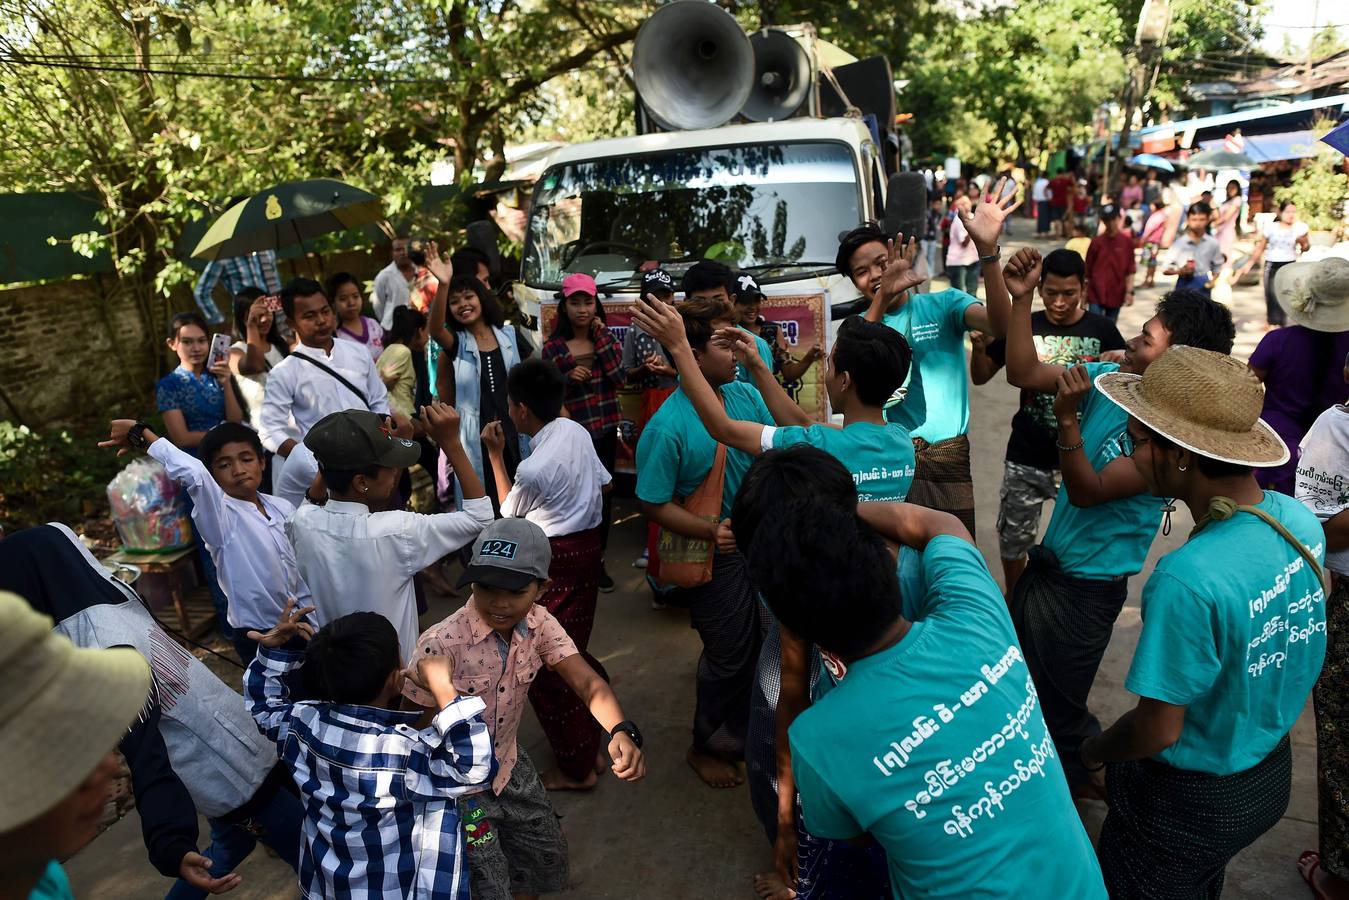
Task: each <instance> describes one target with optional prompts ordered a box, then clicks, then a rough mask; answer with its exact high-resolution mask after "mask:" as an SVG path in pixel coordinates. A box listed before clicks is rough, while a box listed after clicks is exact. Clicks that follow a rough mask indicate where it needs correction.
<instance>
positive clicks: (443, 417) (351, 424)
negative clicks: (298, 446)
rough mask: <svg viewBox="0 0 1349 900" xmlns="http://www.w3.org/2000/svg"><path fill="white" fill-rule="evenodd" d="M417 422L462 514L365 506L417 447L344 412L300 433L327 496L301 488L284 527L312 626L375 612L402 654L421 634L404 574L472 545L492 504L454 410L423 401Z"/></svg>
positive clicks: (380, 423) (375, 418)
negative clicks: (445, 463)
mask: <svg viewBox="0 0 1349 900" xmlns="http://www.w3.org/2000/svg"><path fill="white" fill-rule="evenodd" d="M368 356H369V354H367V357H368ZM421 421H422V426H423V427H424V428H425V429H426V432H427V434H429V435H430V436H431V438H432V439H433V440H434V441H435V442H436V443H437V444H438V445H439V446H440V448H441V449H442V450H444V451H445V455H446V456H447V457H448V458H449V460H450V462H451V463H453V464H454V470H455V472H456V473H457V474H458V476H459V480H460V484H461V485H462V487H463V491H464V508H463V510H462V511H460V512H452V513H440V514H438V515H432V516H427V515H421V514H418V513H413V512H406V511H403V510H389V511H386V512H375V513H372V512H371V511H370V507H371V506H372V505H374V506H378V505H379V504H381V503H383V502H384V501H386V500H387V499H388V498H389V495H390V494H391V493H393V491H394V488H395V487H396V486H397V485H398V477H399V474H400V470H402V469H405V468H407V467H408V466H410V465H412V464H413V463H415V462H417V460H418V459H419V458H420V456H421V447H420V446H419V445H418V444H417V443H416V442H415V441H410V440H407V439H406V438H400V437H395V436H394V435H393V434H392V433H391V431H390V430H389V427H388V425H387V424H386V423H385V421H384V419H383V417H382V416H379V415H376V414H375V413H373V412H367V411H365V410H356V409H349V410H344V411H342V412H336V413H332V414H331V415H328V416H325V417H324V418H323V419H321V420H320V421H319V422H318V423H317V424H315V425H314V427H313V428H311V429H310V430H309V433H308V434H307V435H306V436H305V439H304V443H305V446H306V447H308V448H309V449H310V450H311V451H313V454H314V458H315V459H316V460H317V462H318V467H319V474H320V477H319V479H317V480H316V484H321V485H322V487H323V488H324V489H325V490H326V495H327V497H326V499H327V502H326V504H325V505H323V506H318V505H316V504H317V503H318V502H321V501H322V500H323V499H324V498H323V497H317V496H311V495H310V494H306V495H305V499H306V500H307V501H309V502H307V503H303V504H301V505H300V508H299V510H297V511H296V513H295V515H294V516H292V517H291V520H290V524H289V526H288V531H289V534H290V539H291V543H293V544H294V545H295V558H296V559H297V560H298V561H299V567H300V572H301V574H303V575H304V579H305V581H306V582H307V583H308V584H309V585H310V588H311V589H312V591H313V595H314V599H313V605H314V606H315V607H317V611H316V612H315V613H314V618H315V620H316V621H317V623H318V624H319V626H323V625H325V624H327V623H328V622H331V621H332V620H334V619H338V618H341V617H342V616H344V615H346V614H347V613H352V612H360V611H374V612H377V613H380V614H382V615H383V616H384V617H385V618H387V619H388V620H389V621H390V622H392V623H393V626H394V628H395V629H397V631H398V642H399V646H400V647H402V648H403V653H404V654H405V655H406V654H408V653H410V652H411V650H412V648H413V647H415V646H416V644H417V636H418V634H420V630H419V628H418V626H417V601H416V595H415V593H414V591H413V585H412V577H413V576H414V575H416V574H417V573H418V572H420V571H421V570H422V569H424V568H426V567H427V566H429V565H431V564H432V563H433V562H435V561H437V560H439V559H441V558H442V557H444V556H447V555H448V554H450V553H453V552H454V551H456V550H458V549H459V548H460V547H463V546H464V545H465V544H468V543H471V542H472V541H473V539H474V538H476V537H477V536H478V533H479V532H480V531H482V529H483V528H484V527H486V526H487V525H488V524H489V523H490V522H491V521H492V504H491V502H490V501H488V500H487V499H486V498H485V497H484V496H483V487H482V482H481V481H480V480H478V477H477V475H476V474H474V472H473V467H472V466H471V465H469V463H468V457H467V456H466V455H465V454H464V447H463V444H461V443H460V442H459V414H458V413H457V412H455V410H454V407H452V406H449V405H447V404H445V403H439V402H437V403H433V404H432V405H430V406H426V407H423V408H422V415H421Z"/></svg>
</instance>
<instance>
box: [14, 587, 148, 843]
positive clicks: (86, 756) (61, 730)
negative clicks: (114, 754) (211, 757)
mask: <svg viewBox="0 0 1349 900" xmlns="http://www.w3.org/2000/svg"><path fill="white" fill-rule="evenodd" d="M0 684H3V685H4V686H5V689H4V690H3V691H0V771H3V772H9V773H11V774H13V775H14V776H15V777H13V778H10V779H9V780H8V782H7V783H6V785H5V799H4V802H3V803H0V832H5V831H9V830H11V829H13V828H17V827H19V826H20V825H23V824H24V823H26V822H30V821H32V820H33V819H35V818H37V817H38V816H40V815H42V814H43V813H45V812H47V811H48V810H50V809H52V807H54V806H56V804H58V803H60V802H61V801H62V800H64V799H65V798H66V796H67V795H69V794H70V792H71V791H73V790H74V789H75V788H76V787H78V786H79V784H80V782H82V781H83V780H84V779H85V778H87V777H88V776H89V773H90V772H92V771H93V770H94V769H95V767H97V766H98V764H99V761H100V760H102V759H103V757H104V756H106V755H107V754H108V752H109V751H110V750H112V749H113V748H114V747H116V746H117V743H118V742H119V741H120V740H121V739H122V736H123V735H125V734H126V732H127V729H128V728H130V726H131V723H132V722H133V721H135V719H136V715H137V714H138V713H139V712H140V711H141V710H142V709H143V708H144V707H145V703H146V699H147V698H148V696H149V693H150V667H149V665H148V664H147V663H146V662H145V658H144V657H142V656H141V655H140V654H139V653H137V652H136V651H135V650H132V649H131V648H129V647H115V648H112V649H107V650H94V649H85V648H80V647H76V646H75V645H74V644H72V643H71V642H70V640H69V639H67V638H66V637H65V636H63V635H59V634H56V633H55V632H53V631H52V620H51V619H49V618H47V617H46V616H44V615H41V614H40V613H38V612H36V611H34V610H33V608H32V607H31V606H29V605H28V603H27V602H26V601H25V600H23V599H22V598H21V597H19V596H18V595H17V594H11V593H9V592H6V591H0Z"/></svg>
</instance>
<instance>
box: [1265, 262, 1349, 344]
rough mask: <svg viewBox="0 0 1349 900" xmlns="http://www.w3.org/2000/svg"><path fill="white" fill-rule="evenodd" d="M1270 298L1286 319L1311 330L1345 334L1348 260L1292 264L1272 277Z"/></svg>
mask: <svg viewBox="0 0 1349 900" xmlns="http://www.w3.org/2000/svg"><path fill="white" fill-rule="evenodd" d="M1274 296H1276V297H1278V298H1279V305H1280V306H1282V307H1283V308H1284V311H1285V312H1286V313H1288V318H1290V319H1292V320H1293V321H1294V322H1296V323H1298V324H1299V325H1302V326H1304V327H1306V328H1310V329H1312V330H1313V331H1329V332H1336V331H1349V259H1344V258H1342V257H1339V256H1328V257H1326V258H1325V259H1318V260H1316V261H1314V262H1294V263H1289V264H1288V265H1286V266H1284V267H1282V268H1281V269H1279V271H1278V272H1276V273H1275V275H1274Z"/></svg>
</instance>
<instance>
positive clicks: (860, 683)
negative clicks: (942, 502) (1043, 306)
mask: <svg viewBox="0 0 1349 900" xmlns="http://www.w3.org/2000/svg"><path fill="white" fill-rule="evenodd" d="M858 515H860V516H861V520H862V521H859V519H858ZM882 537H885V538H888V539H891V540H895V541H898V542H901V543H903V544H905V545H907V546H911V547H913V548H915V549H917V550H919V551H921V553H922V574H923V579H924V580H925V582H926V584H927V586H928V587H927V593H926V594H925V595H924V596H923V597H922V598H921V599H919V600H917V601H916V602H914V600H913V598H901V597H900V596H899V582H898V580H897V578H896V573H895V563H894V559H893V558H892V556H891V554H890V551H889V550H888V548H887V547H886V546H885V543H884V542H883V541H882V540H881V538H882ZM839 560H847V563H848V564H847V565H846V566H840V565H838V561H839ZM750 570H751V573H752V576H753V578H754V582H755V584H756V585H757V586H758V587H759V590H760V592H761V594H762V595H763V597H764V598H765V600H766V601H767V603H768V605H769V607H770V608H771V609H772V610H773V613H774V615H776V616H777V617H778V619H779V621H781V622H782V623H783V625H784V626H786V627H788V628H790V629H791V630H792V631H794V632H795V633H797V634H799V635H801V636H802V637H803V638H805V639H808V640H812V641H814V642H815V643H816V644H818V645H819V646H821V647H822V648H824V649H827V650H829V651H830V652H832V653H834V654H836V655H837V656H838V657H840V658H841V659H842V660H843V662H844V663H845V664H846V667H847V669H846V675H844V677H843V678H842V679H841V680H840V681H839V682H838V684H837V685H836V686H834V687H833V688H832V689H831V690H829V691H828V693H826V694H825V695H824V696H823V697H821V698H819V699H818V700H817V701H816V702H815V703H813V704H812V705H811V706H810V707H809V708H808V709H806V710H805V711H804V712H802V713H801V714H800V715H799V716H798V717H797V719H796V721H795V722H794V723H793V724H792V726H791V728H790V729H789V732H788V734H789V738H790V741H791V751H792V768H793V772H794V774H795V779H796V784H797V789H798V790H799V792H800V796H801V808H802V812H803V814H804V818H805V826H806V828H807V829H808V830H809V832H810V833H811V834H813V835H816V836H818V837H821V838H831V839H836V840H849V839H853V838H857V837H860V836H862V835H863V834H869V835H870V836H871V837H873V838H874V839H875V840H876V841H877V842H878V843H879V844H880V845H881V846H882V847H883V848H884V850H885V853H886V857H887V860H888V863H889V869H890V883H891V890H892V893H893V896H894V897H896V898H899V897H920V896H921V897H936V898H968V897H976V896H994V895H996V896H1009V897H1073V898H1086V900H1103V898H1105V896H1106V892H1105V888H1104V886H1103V884H1102V881H1101V873H1100V868H1099V866H1098V865H1097V862H1096V855H1095V852H1094V851H1093V849H1092V846H1091V841H1090V839H1089V838H1088V837H1087V834H1086V831H1085V830H1084V828H1083V827H1082V822H1081V820H1080V819H1079V817H1078V815H1077V813H1076V810H1075V809H1074V807H1073V803H1072V799H1071V798H1070V796H1069V794H1068V788H1067V784H1066V783H1065V781H1064V778H1063V772H1062V769H1061V767H1060V765H1059V760H1058V758H1057V755H1056V753H1055V749H1054V742H1053V740H1052V739H1051V738H1050V737H1049V734H1048V731H1047V729H1046V727H1045V724H1044V719H1043V718H1042V717H1041V715H1040V710H1039V705H1038V703H1037V699H1036V691H1035V685H1034V683H1033V681H1032V679H1031V677H1030V673H1029V672H1028V670H1027V668H1026V665H1025V663H1024V662H1023V661H1022V658H1021V652H1020V648H1019V647H1018V646H1017V641H1016V635H1015V633H1014V632H1013V629H1012V624H1011V621H1010V620H1009V618H1008V616H1007V610H1006V605H1005V603H1004V601H1003V599H1002V595H1001V592H1000V591H999V590H998V587H997V585H996V584H994V582H993V579H992V577H991V576H990V575H989V573H988V569H987V567H986V566H985V565H984V562H983V559H982V558H981V557H980V556H979V553H978V551H977V550H975V548H974V547H973V546H972V545H971V544H970V543H969V540H968V532H966V531H965V529H964V527H963V526H962V525H960V524H959V522H958V520H956V519H954V518H952V517H950V516H947V515H944V514H941V513H936V512H931V511H926V510H923V509H921V508H918V507H913V506H910V505H907V504H899V505H896V504H862V505H861V506H859V507H858V511H857V513H853V512H851V511H848V510H843V509H840V508H839V507H838V506H837V504H831V503H828V502H818V501H803V502H800V503H799V504H798V505H795V506H792V507H790V508H789V509H788V511H787V513H786V514H784V515H778V516H774V517H772V518H768V519H765V520H764V521H762V522H760V523H758V527H757V529H756V533H755V536H754V539H753V543H752V546H751V548H750ZM906 606H907V607H908V608H910V609H911V610H912V611H913V612H914V616H915V619H914V620H913V621H910V620H908V619H907V618H906V617H905V616H903V615H902V610H903V609H904V608H905V607H906Z"/></svg>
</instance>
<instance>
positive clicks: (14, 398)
mask: <svg viewBox="0 0 1349 900" xmlns="http://www.w3.org/2000/svg"><path fill="white" fill-rule="evenodd" d="M387 252H388V251H387V250H376V251H374V252H367V251H350V252H346V253H341V254H334V255H332V256H329V257H324V258H321V259H319V258H313V257H311V258H310V259H309V260H286V261H283V263H282V266H281V269H282V278H283V279H285V278H287V277H289V276H290V275H292V274H296V273H297V270H298V274H302V275H305V276H307V277H314V274H315V271H318V272H320V273H322V276H324V277H326V276H327V275H330V274H332V273H334V272H340V271H348V272H351V273H352V274H354V275H355V276H356V277H357V278H359V279H361V280H362V281H363V282H368V281H370V280H371V279H373V278H374V276H375V273H376V272H378V271H379V270H380V269H381V268H382V267H383V266H384V265H386V264H387V263H388V259H387V258H386V255H387ZM295 263H298V265H295ZM215 300H216V304H217V305H218V306H219V307H220V309H221V311H222V312H224V313H225V315H226V316H227V317H228V316H229V315H230V312H229V309H228V304H227V303H226V302H225V292H224V290H223V289H221V288H217V290H216V295H215ZM170 306H171V308H172V309H174V310H180V309H188V308H194V305H193V301H192V293H191V290H190V288H189V287H187V286H182V287H179V288H178V289H176V290H175V291H174V293H173V295H172V296H171V297H170ZM219 327H220V329H221V330H228V328H229V324H228V322H227V323H226V324H225V325H222V326H219ZM157 363H158V369H157V368H156V364H157ZM173 365H176V363H175V362H174V361H173V360H171V359H170V356H169V353H168V350H167V348H165V347H164V342H163V335H159V334H155V335H151V334H147V333H146V331H145V328H144V326H143V325H142V323H141V319H140V315H139V314H138V313H137V311H136V306H135V303H134V302H133V301H132V299H131V298H130V297H128V296H126V295H125V294H123V293H122V292H121V291H120V290H119V288H118V284H117V282H116V280H115V279H113V278H111V277H108V276H96V277H92V278H87V279H80V280H75V281H63V282H57V283H51V284H42V285H37V286H34V287H24V288H16V289H13V290H0V419H8V420H10V421H17V422H21V423H23V424H26V425H28V426H29V427H32V428H40V427H43V426H45V425H49V424H62V425H70V424H80V423H86V424H95V423H97V422H101V421H104V420H106V419H108V418H109V417H110V416H111V415H112V414H115V413H125V414H127V415H137V414H148V413H150V412H153V411H154V384H155V380H156V377H157V374H158V373H159V372H162V371H167V370H168V369H169V368H171V367H172V366H173Z"/></svg>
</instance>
